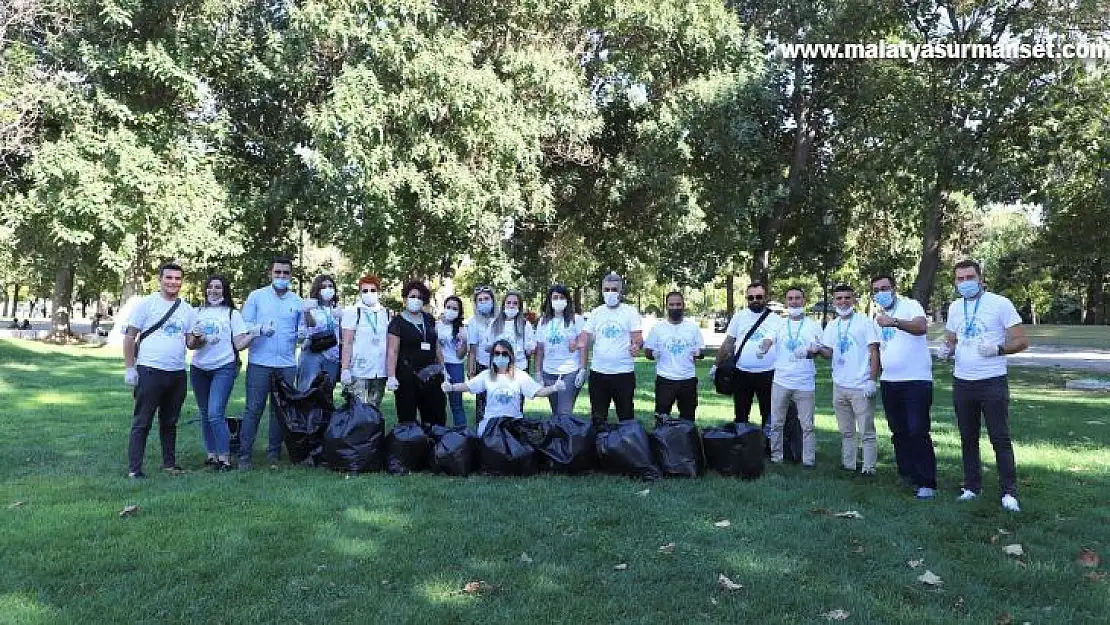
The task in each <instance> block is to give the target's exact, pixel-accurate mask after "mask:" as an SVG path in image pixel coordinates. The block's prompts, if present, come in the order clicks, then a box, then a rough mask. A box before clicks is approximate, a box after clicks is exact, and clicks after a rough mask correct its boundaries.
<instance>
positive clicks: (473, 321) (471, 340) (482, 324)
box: [466, 315, 492, 367]
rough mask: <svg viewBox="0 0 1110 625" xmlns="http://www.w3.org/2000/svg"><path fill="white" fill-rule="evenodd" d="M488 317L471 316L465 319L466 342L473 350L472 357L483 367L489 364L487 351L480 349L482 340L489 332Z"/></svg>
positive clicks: (490, 319) (489, 319)
mask: <svg viewBox="0 0 1110 625" xmlns="http://www.w3.org/2000/svg"><path fill="white" fill-rule="evenodd" d="M490 321H492V318H490V317H480V316H478V315H474V316H472V317H471V318H470V319H467V320H466V342H467V344H468V345H470V349H472V350H474V359H475V361H477V363H478V364H480V365H482V366H483V367H488V366H489V352H487V351H486V350H484V349H481V346H482V342H483V341H485V339H486V334H488V333H489V324H490Z"/></svg>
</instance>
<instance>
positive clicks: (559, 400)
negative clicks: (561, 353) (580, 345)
mask: <svg viewBox="0 0 1110 625" xmlns="http://www.w3.org/2000/svg"><path fill="white" fill-rule="evenodd" d="M577 375H578V371H577V370H576V371H573V372H571V373H567V374H565V375H561V376H560V375H552V374H550V373H543V374H542V377H543V385H544V386H551V385H552V384H554V383H555V381H556V380H558V379H559V378H562V379H563V383H564V384H566V385H567V387H566V388H564V389H563V390H561V391H556V392H555V393H553V394H551V395H548V396H547V401H548V402H550V403H551V416H553V417H573V416H574V402H576V401H578V393H580V392H582V389H580V388H578V387H576V386H575V385H574V378H575V376H577Z"/></svg>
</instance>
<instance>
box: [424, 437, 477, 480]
mask: <svg viewBox="0 0 1110 625" xmlns="http://www.w3.org/2000/svg"><path fill="white" fill-rule="evenodd" d="M427 432H428V437H429V438H431V439H432V450H431V452H430V453H429V456H428V468H430V469H431V470H432V471H435V472H436V473H445V474H447V475H458V476H462V477H465V476H467V475H470V474H471V473H474V472H475V471H477V470H478V438H477V437H476V436H474V433H473V432H471V431H470V430H469V429H467V428H466V426H460V427H454V428H447V427H444V426H442V425H432V426H429V427H428V428H427Z"/></svg>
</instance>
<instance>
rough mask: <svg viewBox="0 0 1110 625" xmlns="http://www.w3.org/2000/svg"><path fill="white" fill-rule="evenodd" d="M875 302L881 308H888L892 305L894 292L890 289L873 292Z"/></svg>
mask: <svg viewBox="0 0 1110 625" xmlns="http://www.w3.org/2000/svg"><path fill="white" fill-rule="evenodd" d="M875 303H876V304H878V305H879V306H882V307H883V308H890V307H891V306H893V305H894V293H891V292H890V291H879V292H878V293H876V294H875Z"/></svg>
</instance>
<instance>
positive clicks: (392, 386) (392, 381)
mask: <svg viewBox="0 0 1110 625" xmlns="http://www.w3.org/2000/svg"><path fill="white" fill-rule="evenodd" d="M400 386H401V383H400V382H398V381H397V378H389V379H388V380H386V381H385V390H387V391H395V390H397V389H398V388H399V387H400Z"/></svg>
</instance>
